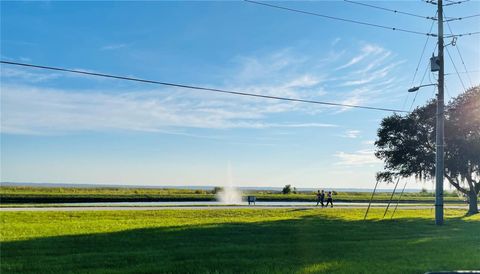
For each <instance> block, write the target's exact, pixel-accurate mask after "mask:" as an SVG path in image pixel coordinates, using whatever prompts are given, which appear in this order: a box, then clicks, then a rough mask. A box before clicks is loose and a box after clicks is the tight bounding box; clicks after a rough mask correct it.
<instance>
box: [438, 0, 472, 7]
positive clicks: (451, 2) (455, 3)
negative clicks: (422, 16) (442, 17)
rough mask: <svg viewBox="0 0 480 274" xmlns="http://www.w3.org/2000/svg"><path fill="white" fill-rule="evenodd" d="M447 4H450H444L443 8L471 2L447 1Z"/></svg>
mask: <svg viewBox="0 0 480 274" xmlns="http://www.w3.org/2000/svg"><path fill="white" fill-rule="evenodd" d="M446 1H447V2H449V3H448V4H444V5H443V6H444V7H446V6H451V5H458V4H462V3H465V2H468V1H470V0H463V1H449V0H446Z"/></svg>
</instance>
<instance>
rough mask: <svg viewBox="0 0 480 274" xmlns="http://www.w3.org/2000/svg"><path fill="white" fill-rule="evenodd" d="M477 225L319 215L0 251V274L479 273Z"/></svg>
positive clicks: (44, 241)
mask: <svg viewBox="0 0 480 274" xmlns="http://www.w3.org/2000/svg"><path fill="white" fill-rule="evenodd" d="M479 235H480V223H479V222H466V221H463V220H462V219H450V220H449V224H448V225H445V226H443V227H436V226H434V225H432V222H431V220H425V219H400V220H393V221H367V222H363V221H345V220H342V219H332V218H325V217H322V216H306V217H303V218H299V219H292V220H285V221H272V222H257V223H229V224H210V225H202V226H184V227H168V228H149V229H134V230H126V231H122V232H115V233H103V234H88V235H75V236H58V237H46V238H38V239H33V240H25V241H13V242H4V243H2V245H1V273H4V274H6V273H245V272H253V273H322V272H325V273H332V272H337V273H424V272H426V271H432V270H453V269H479V268H480V255H479V254H480V245H479V242H480V236H479Z"/></svg>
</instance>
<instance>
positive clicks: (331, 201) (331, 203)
mask: <svg viewBox="0 0 480 274" xmlns="http://www.w3.org/2000/svg"><path fill="white" fill-rule="evenodd" d="M329 203H330V207H333V199H332V192H331V191H329V192H328V194H327V204H326V205H325V206H328V204H329Z"/></svg>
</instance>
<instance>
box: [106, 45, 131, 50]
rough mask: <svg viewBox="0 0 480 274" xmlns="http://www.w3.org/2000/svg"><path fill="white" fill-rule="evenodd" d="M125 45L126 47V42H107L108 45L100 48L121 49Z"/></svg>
mask: <svg viewBox="0 0 480 274" xmlns="http://www.w3.org/2000/svg"><path fill="white" fill-rule="evenodd" d="M126 47H128V44H124V43H119V44H109V45H105V46H102V47H101V48H100V50H117V49H123V48H126Z"/></svg>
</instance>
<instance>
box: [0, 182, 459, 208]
mask: <svg viewBox="0 0 480 274" xmlns="http://www.w3.org/2000/svg"><path fill="white" fill-rule="evenodd" d="M249 194H251V195H255V196H256V197H257V200H258V201H314V200H315V199H316V196H315V194H314V193H313V192H310V193H305V192H302V193H297V194H287V195H284V194H281V193H274V192H272V191H251V192H248V193H244V195H249ZM370 196H371V194H370V193H365V192H338V193H337V194H336V195H334V200H336V201H340V202H368V201H369V200H370ZM398 197H399V194H397V195H395V196H394V200H395V201H396V200H397V198H398ZM389 199H390V193H377V194H376V195H375V198H374V202H382V201H388V200H389ZM213 200H215V194H213V193H212V192H211V191H205V190H190V189H145V188H59V187H55V188H53V187H9V186H2V187H0V203H1V204H8V203H16V204H19V203H66V202H134V201H135V202H142V201H143V202H147V201H213ZM401 201H403V202H422V203H423V202H424V203H431V202H433V201H434V196H433V193H405V194H404V195H403V197H402V200H401ZM445 201H446V202H449V203H463V199H461V198H459V197H458V196H456V195H455V194H453V193H448V192H446V193H445Z"/></svg>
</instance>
